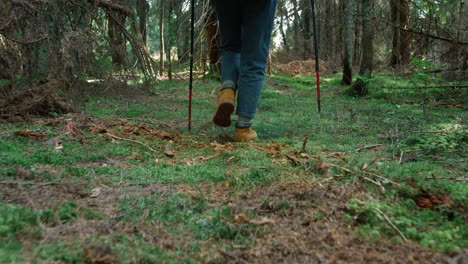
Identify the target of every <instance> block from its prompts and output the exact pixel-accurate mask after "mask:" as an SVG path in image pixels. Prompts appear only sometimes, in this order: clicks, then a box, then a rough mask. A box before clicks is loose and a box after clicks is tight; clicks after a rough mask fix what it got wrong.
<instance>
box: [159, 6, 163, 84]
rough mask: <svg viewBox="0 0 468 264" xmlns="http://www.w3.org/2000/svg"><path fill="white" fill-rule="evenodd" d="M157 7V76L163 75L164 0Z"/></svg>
mask: <svg viewBox="0 0 468 264" xmlns="http://www.w3.org/2000/svg"><path fill="white" fill-rule="evenodd" d="M159 3H160V5H159V76H163V75H164V0H161V1H160V2H159Z"/></svg>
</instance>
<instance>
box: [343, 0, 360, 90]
mask: <svg viewBox="0 0 468 264" xmlns="http://www.w3.org/2000/svg"><path fill="white" fill-rule="evenodd" d="M344 1H345V5H346V7H345V16H346V18H345V19H346V20H345V24H346V26H345V36H344V57H343V78H342V80H341V83H342V84H346V85H350V84H351V83H352V82H353V50H354V38H353V37H354V30H355V29H354V26H355V23H354V18H353V17H354V16H353V15H354V13H355V12H356V2H355V1H356V0H344Z"/></svg>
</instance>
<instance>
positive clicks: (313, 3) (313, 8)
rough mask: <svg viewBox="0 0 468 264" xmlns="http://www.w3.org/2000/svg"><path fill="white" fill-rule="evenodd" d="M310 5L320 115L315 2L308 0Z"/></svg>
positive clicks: (318, 100)
mask: <svg viewBox="0 0 468 264" xmlns="http://www.w3.org/2000/svg"><path fill="white" fill-rule="evenodd" d="M310 4H311V5H312V23H313V26H314V50H315V79H316V81H317V109H318V112H319V114H320V66H319V53H318V37H317V20H316V17H315V0H310Z"/></svg>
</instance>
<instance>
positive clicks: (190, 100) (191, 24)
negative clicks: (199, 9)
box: [188, 0, 195, 131]
mask: <svg viewBox="0 0 468 264" xmlns="http://www.w3.org/2000/svg"><path fill="white" fill-rule="evenodd" d="M190 10H191V13H192V14H191V15H192V17H191V19H190V80H189V105H188V130H189V131H190V130H192V87H193V39H194V35H195V0H191V3H190Z"/></svg>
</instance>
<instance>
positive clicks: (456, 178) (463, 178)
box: [424, 177, 468, 182]
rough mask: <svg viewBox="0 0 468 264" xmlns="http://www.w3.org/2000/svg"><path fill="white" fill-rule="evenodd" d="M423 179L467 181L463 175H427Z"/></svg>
mask: <svg viewBox="0 0 468 264" xmlns="http://www.w3.org/2000/svg"><path fill="white" fill-rule="evenodd" d="M424 179H425V180H447V181H467V182H468V178H465V177H451V178H444V177H427V178H424Z"/></svg>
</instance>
